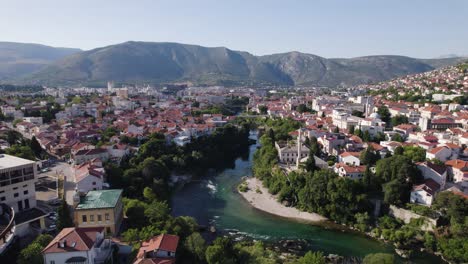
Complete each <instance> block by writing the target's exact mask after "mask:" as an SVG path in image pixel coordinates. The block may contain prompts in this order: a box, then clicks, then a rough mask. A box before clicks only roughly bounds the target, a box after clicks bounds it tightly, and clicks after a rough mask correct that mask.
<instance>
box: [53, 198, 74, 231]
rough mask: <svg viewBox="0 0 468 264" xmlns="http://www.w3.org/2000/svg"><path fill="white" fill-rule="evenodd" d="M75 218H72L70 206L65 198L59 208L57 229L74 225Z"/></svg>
mask: <svg viewBox="0 0 468 264" xmlns="http://www.w3.org/2000/svg"><path fill="white" fill-rule="evenodd" d="M72 226H73V220H72V219H71V214H70V208H69V207H68V204H67V202H66V201H65V200H62V203H61V204H60V207H59V208H58V219H57V230H62V229H63V228H65V227H72Z"/></svg>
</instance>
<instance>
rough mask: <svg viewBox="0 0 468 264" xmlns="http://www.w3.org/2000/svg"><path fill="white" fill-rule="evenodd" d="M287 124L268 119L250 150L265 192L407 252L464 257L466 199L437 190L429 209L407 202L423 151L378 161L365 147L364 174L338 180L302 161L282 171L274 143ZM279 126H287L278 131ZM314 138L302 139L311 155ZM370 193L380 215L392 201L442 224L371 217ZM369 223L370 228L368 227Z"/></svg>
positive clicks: (401, 151) (374, 259)
mask: <svg viewBox="0 0 468 264" xmlns="http://www.w3.org/2000/svg"><path fill="white" fill-rule="evenodd" d="M287 123H290V121H284V122H282V121H281V120H276V121H270V122H269V124H270V128H271V129H270V130H268V131H267V133H265V135H263V136H262V137H261V139H260V143H261V145H262V147H261V148H260V149H259V150H258V151H257V152H256V153H255V155H254V164H253V172H254V175H255V176H256V177H258V178H259V179H261V180H262V181H263V184H264V185H265V186H266V187H267V188H268V190H269V191H270V193H272V194H275V195H277V198H278V201H279V202H282V203H285V204H287V205H290V206H295V207H297V208H298V209H300V210H304V211H308V212H315V213H318V214H321V215H324V216H326V217H328V218H329V219H331V220H333V221H336V222H339V223H345V224H347V225H349V226H353V227H355V228H357V229H359V230H361V231H363V232H369V231H372V232H371V234H372V235H373V236H375V237H378V238H382V239H384V240H387V241H391V242H392V243H394V244H395V245H396V247H397V248H400V249H404V250H406V251H407V252H408V253H409V254H411V253H412V252H413V251H414V250H415V249H417V248H425V249H426V250H427V251H429V252H435V251H440V252H441V253H442V254H443V256H444V257H445V258H446V259H448V260H452V261H455V262H466V261H468V254H467V253H466V252H467V251H466V249H467V248H468V241H467V235H468V234H467V231H466V230H468V227H467V223H468V216H467V215H468V206H467V205H468V202H467V200H466V199H464V198H462V197H460V196H458V195H455V194H452V193H450V192H442V193H439V194H438V196H436V200H435V202H434V205H433V207H432V208H427V207H424V208H422V206H416V205H407V204H408V203H409V194H410V190H411V187H412V186H413V184H419V183H421V181H422V176H421V173H420V171H419V170H418V169H417V167H416V165H415V163H414V162H418V161H423V160H425V150H424V149H422V148H420V147H413V146H405V147H399V148H397V150H395V153H394V155H393V156H389V157H386V158H383V159H380V156H379V155H377V154H376V153H375V151H374V150H373V149H372V148H368V149H366V150H364V151H363V152H362V154H361V156H360V160H361V162H362V163H363V164H365V165H367V166H368V167H367V169H366V171H365V173H364V177H363V178H362V179H361V180H356V181H354V180H350V179H347V178H340V177H338V176H337V175H336V174H335V173H334V172H332V171H330V170H318V169H317V168H315V164H314V163H313V162H306V163H305V164H303V166H302V170H300V171H295V172H290V173H288V174H286V173H285V172H283V171H282V170H281V169H280V168H279V167H278V166H277V163H278V159H277V151H276V149H275V147H274V141H275V140H278V139H279V138H287V137H288V130H287V129H289V131H291V130H293V129H294V128H295V127H294V126H293V127H289V126H287V125H286V124H287ZM284 127H286V128H287V129H286V130H282V129H281V128H284ZM277 133H278V134H277ZM316 142H317V140H316V139H315V138H312V139H306V144H307V145H308V146H309V147H310V149H311V153H310V154H314V155H316V154H317V152H320V148H319V147H317V145H316V144H317V143H316ZM309 160H311V159H309ZM369 166H375V173H372V172H371V171H370V169H369ZM370 197H372V198H377V199H381V200H383V201H384V207H383V212H382V213H383V214H385V213H386V212H385V208H386V206H385V205H390V204H393V205H397V206H400V207H407V208H409V209H411V210H413V211H415V212H416V213H418V214H420V215H423V216H426V217H437V216H441V217H440V222H441V223H442V226H441V227H440V228H438V229H437V230H436V231H435V233H432V232H427V231H423V230H422V226H423V225H425V218H420V219H417V220H413V221H412V222H411V223H409V224H404V223H402V222H400V221H397V220H396V219H394V218H391V217H388V216H384V217H380V218H375V219H373V217H372V215H371V214H370V212H371V209H372V206H371V204H370V203H369V198H370ZM372 226H375V228H374V229H372ZM371 229H372V230H371ZM379 261H380V262H379ZM387 261H388V262H389V263H393V260H392V259H391V258H390V257H389V256H384V255H376V256H371V257H369V258H367V259H366V260H365V263H386V262H387Z"/></svg>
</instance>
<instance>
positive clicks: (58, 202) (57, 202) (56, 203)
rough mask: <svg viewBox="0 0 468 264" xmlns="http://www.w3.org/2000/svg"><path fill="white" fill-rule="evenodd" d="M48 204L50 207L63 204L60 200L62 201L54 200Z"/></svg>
mask: <svg viewBox="0 0 468 264" xmlns="http://www.w3.org/2000/svg"><path fill="white" fill-rule="evenodd" d="M47 203H48V204H49V205H55V206H57V205H61V204H62V200H60V199H54V200H50V201H48V202H47Z"/></svg>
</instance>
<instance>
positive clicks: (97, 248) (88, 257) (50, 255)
mask: <svg viewBox="0 0 468 264" xmlns="http://www.w3.org/2000/svg"><path fill="white" fill-rule="evenodd" d="M42 255H43V258H44V263H47V264H59V263H80V264H81V263H86V264H97V263H105V262H106V261H107V260H111V259H112V242H111V240H110V239H106V238H105V237H104V227H91V228H90V227H87V228H78V227H69V228H64V229H62V231H60V233H59V234H58V235H57V236H56V237H55V238H54V239H53V240H52V241H51V242H50V243H49V245H47V246H46V247H45V248H44V249H43V250H42Z"/></svg>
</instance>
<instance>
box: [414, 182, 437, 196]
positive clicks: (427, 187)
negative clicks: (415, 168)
mask: <svg viewBox="0 0 468 264" xmlns="http://www.w3.org/2000/svg"><path fill="white" fill-rule="evenodd" d="M439 189H440V185H439V184H438V183H437V182H436V181H434V180H433V179H427V180H425V181H424V183H423V184H420V185H414V186H413V191H420V190H424V191H426V192H428V193H430V194H431V195H434V194H435V193H436V192H437V191H438V190H439Z"/></svg>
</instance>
